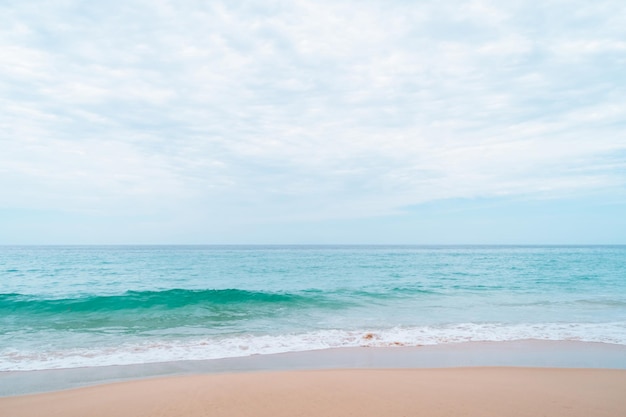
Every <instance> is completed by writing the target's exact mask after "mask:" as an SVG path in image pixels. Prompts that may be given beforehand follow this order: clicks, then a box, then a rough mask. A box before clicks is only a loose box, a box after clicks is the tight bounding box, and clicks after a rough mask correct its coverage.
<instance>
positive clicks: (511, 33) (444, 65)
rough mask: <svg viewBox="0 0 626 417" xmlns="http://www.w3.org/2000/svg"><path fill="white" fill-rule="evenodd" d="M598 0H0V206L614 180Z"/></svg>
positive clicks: (306, 203) (189, 207)
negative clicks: (5, 0)
mask: <svg viewBox="0 0 626 417" xmlns="http://www.w3.org/2000/svg"><path fill="white" fill-rule="evenodd" d="M594 5H595V3H594ZM611 6H615V7H617V8H619V7H622V6H620V4H619V2H611V1H605V2H600V3H598V4H597V6H594V7H595V8H593V10H591V9H589V8H590V7H591V6H588V5H587V4H586V3H584V4H583V2H580V4H577V3H573V4H570V3H567V4H566V3H563V2H547V3H542V5H538V4H535V3H533V2H525V1H519V2H510V3H506V4H503V3H501V2H488V1H474V2H461V1H458V2H452V3H450V2H447V3H446V4H440V3H436V2H430V3H413V2H400V1H398V2H387V3H379V2H369V1H366V2H310V1H296V2H264V3H257V4H253V3H246V2H243V3H237V2H225V1H224V2H220V1H216V2H209V3H207V2H197V1H184V2H169V1H164V0H163V1H157V2H147V1H146V2H144V1H130V2H111V3H106V4H104V3H98V4H86V3H80V2H74V1H59V2H35V4H32V3H15V4H12V5H4V6H0V7H1V8H2V9H3V10H1V11H3V13H0V16H4V17H0V28H4V29H0V39H2V41H0V56H1V57H2V58H0V97H1V99H0V127H1V128H2V132H3V133H0V146H2V148H1V150H0V183H1V184H2V186H3V189H4V190H5V192H3V193H2V196H0V207H16V208H54V209H60V210H67V211H72V210H77V211H87V212H94V211H101V212H110V213H130V214H141V213H144V212H151V213H154V212H159V211H160V210H161V211H163V212H167V213H179V214H180V213H196V214H195V215H198V216H202V213H209V214H211V215H215V214H216V213H217V214H219V215H221V216H222V217H226V218H230V219H232V221H233V222H237V221H243V220H242V219H243V218H244V217H245V221H249V222H254V219H251V218H252V217H254V216H258V218H265V219H269V218H272V219H287V218H288V219H291V220H307V219H322V218H326V219H332V218H346V217H351V216H377V215H383V214H389V213H397V212H399V211H401V210H403V209H404V208H405V207H408V206H413V205H416V204H421V203H424V202H428V201H434V200H437V199H447V198H474V197H493V196H522V195H523V196H530V197H532V196H535V197H536V198H543V196H545V194H546V193H550V194H551V195H553V196H554V195H558V194H559V193H562V194H568V195H569V194H572V193H574V194H576V193H578V194H581V195H583V194H584V193H587V192H589V190H597V189H607V190H610V189H613V188H620V187H623V186H624V184H625V182H626V177H625V176H624V170H623V164H621V163H620V162H619V161H620V160H622V161H623V158H624V153H625V152H626V141H625V140H624V137H626V135H625V131H624V127H623V123H622V121H623V120H624V116H626V115H625V114H624V113H625V108H624V106H623V104H622V101H623V99H622V97H623V96H624V93H626V91H625V90H626V86H625V83H624V81H623V80H624V79H623V75H622V72H623V52H624V49H625V48H626V47H625V46H624V45H625V44H624V41H623V39H624V35H625V33H624V31H625V30H624V29H623V28H624V27H626V25H625V26H620V25H618V24H617V23H619V18H618V17H615V13H614V12H613V11H612V10H613V9H612V7H611ZM583 8H584V9H585V10H588V11H587V12H585V13H578V11H580V10H583ZM603 19H604V20H605V21H606V22H608V23H607V24H603ZM616 19H617V20H616ZM598 57H600V58H598ZM597 59H601V60H602V61H601V64H598V63H597V62H596V60H597ZM572 62H575V65H572ZM616 160H617V162H616ZM207 216H208V214H207Z"/></svg>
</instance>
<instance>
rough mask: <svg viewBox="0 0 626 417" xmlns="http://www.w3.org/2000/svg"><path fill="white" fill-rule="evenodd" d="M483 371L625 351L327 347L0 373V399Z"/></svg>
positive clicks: (562, 363)
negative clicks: (251, 377) (209, 382)
mask: <svg viewBox="0 0 626 417" xmlns="http://www.w3.org/2000/svg"><path fill="white" fill-rule="evenodd" d="M484 367H516V368H563V369H566V368H570V369H573V368H578V369H614V370H626V346H625V345H614V344H605V343H596V342H578V341H542V340H520V341H502V342H463V343H450V344H442V345H426V346H419V347H382V348H376V347H356V348H332V349H323V350H313V351H303V352H287V353H277V354H268V355H253V356H246V357H236V358H224V359H211V360H190V361H176V362H159V363H146V364H136V365H113V366H102V367H88V368H67V369H49V370H38V371H9V372H0V399H2V398H3V397H4V398H10V397H13V396H20V395H28V394H41V393H47V392H55V391H63V390H72V389H77V388H84V387H90V386H103V385H104V384H110V383H119V382H128V381H135V380H142V379H149V378H150V379H153V378H162V377H174V376H185V375H186V376H191V375H198V374H208V375H211V374H240V373H244V374H249V373H250V374H253V373H259V372H292V371H311V370H317V371H323V370H332V369H335V370H336V369H352V370H354V369H371V370H376V369H388V370H407V369H417V370H419V369H422V370H423V369H433V368H484Z"/></svg>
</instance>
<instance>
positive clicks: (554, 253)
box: [0, 246, 626, 370]
mask: <svg viewBox="0 0 626 417" xmlns="http://www.w3.org/2000/svg"><path fill="white" fill-rule="evenodd" d="M519 339H542V340H582V341H596V342H605V343H616V344H622V345H626V246H602V247H601V246H590V247H582V246H581V247H532V246H531V247H509V246H493V247H488V246H465V247H451V246H444V247H423V246H380V247H378V246H375V247H370V246H332V247H331V246H311V247H307V246H284V247H281V246H268V247H264V246H224V247H220V246H107V247H97V246H72V247H69V246H68V247H60V246H58V247H1V248H0V370H20V369H22V370H25V369H50V368H63V367H76V366H97V365H111V364H132V363H145V362H159V361H169V360H181V359H210V358H221V357H233V356H245V355H251V354H263V353H276V352H287V351H302V350H310V349H320V348H327V347H343V346H395V345H404V346H415V345H425V344H441V343H455V342H463V341H474V340H476V341H478V340H491V341H498V340H519Z"/></svg>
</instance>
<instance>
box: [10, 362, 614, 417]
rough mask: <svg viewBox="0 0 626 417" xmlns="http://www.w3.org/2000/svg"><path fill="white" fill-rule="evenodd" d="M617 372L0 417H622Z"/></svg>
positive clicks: (205, 386)
mask: <svg viewBox="0 0 626 417" xmlns="http://www.w3.org/2000/svg"><path fill="white" fill-rule="evenodd" d="M624 392H626V370H610V369H603V370H599V369H551V368H502V367H499V368H490V367H486V368H449V369H350V370H347V369H346V370H317V371H281V372H250V373H231V374H207V375H191V376H179V377H166V378H156V379H145V380H136V381H127V382H120V383H113V384H106V385H98V386H93V387H85V388H78V389H72V390H65V391H59V392H52V393H44V394H34V395H24V396H13V397H6V398H0V415H2V416H16V417H17V416H19V417H30V416H42V415H46V416H49V417H52V416H63V417H73V416H76V417H79V416H80V417H84V416H94V417H96V416H118V417H130V416H173V417H174V416H181V417H182V416H185V417H199V416H231V417H232V416H250V415H255V416H268V417H269V416H272V417H278V416H290V417H291V416H351V415H354V416H361V417H366V416H409V415H410V416H430V417H436V416H476V417H478V416H480V417H487V416H498V417H500V416H513V417H514V416H540V415H547V416H581V417H583V416H584V417H588V416H595V417H600V416H612V417H613V416H614V417H617V416H624V415H625V414H626V396H625V395H624Z"/></svg>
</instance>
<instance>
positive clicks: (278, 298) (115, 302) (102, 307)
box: [0, 289, 322, 314]
mask: <svg viewBox="0 0 626 417" xmlns="http://www.w3.org/2000/svg"><path fill="white" fill-rule="evenodd" d="M319 301H322V300H321V296H320V295H304V294H297V293H273V292H263V291H247V290H238V289H223V290H185V289H171V290H164V291H127V292H125V293H124V294H120V295H89V296H78V297H71V298H57V299H51V298H39V297H34V296H28V295H23V294H0V314H1V313H5V314H6V313H10V312H13V313H18V314H19V313H63V312H68V311H72V312H98V311H119V310H138V309H158V308H161V309H175V308H183V307H189V306H202V305H205V306H219V305H238V304H246V305H260V304H273V305H276V304H278V305H286V304H306V303H307V302H319Z"/></svg>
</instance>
